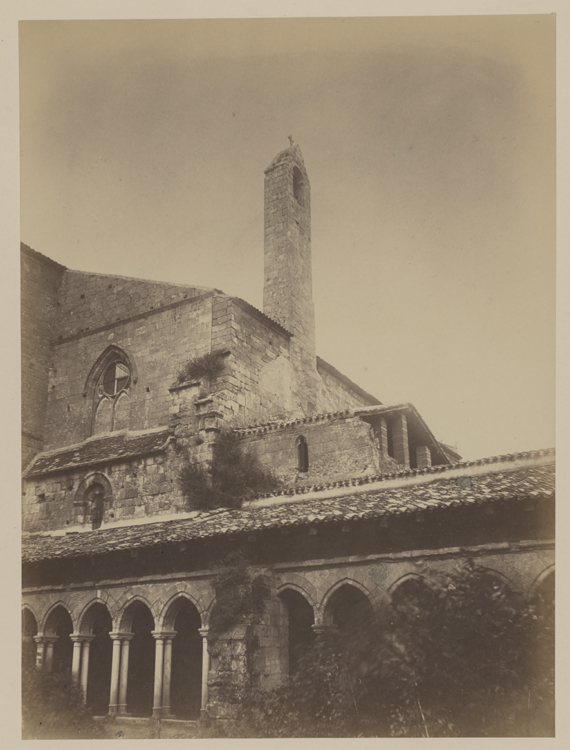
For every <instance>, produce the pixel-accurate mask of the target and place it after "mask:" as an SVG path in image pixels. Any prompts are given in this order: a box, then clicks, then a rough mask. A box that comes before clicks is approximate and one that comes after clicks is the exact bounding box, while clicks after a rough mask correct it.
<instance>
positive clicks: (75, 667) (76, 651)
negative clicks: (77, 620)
mask: <svg viewBox="0 0 570 750" xmlns="http://www.w3.org/2000/svg"><path fill="white" fill-rule="evenodd" d="M70 638H71V640H72V641H73V659H72V661H71V679H72V680H73V682H74V683H75V684H76V685H79V673H80V669H81V635H80V634H79V633H72V634H71V635H70Z"/></svg>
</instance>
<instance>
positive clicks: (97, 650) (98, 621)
mask: <svg viewBox="0 0 570 750" xmlns="http://www.w3.org/2000/svg"><path fill="white" fill-rule="evenodd" d="M112 629H113V623H112V620H111V615H110V614H109V612H108V610H107V607H106V606H105V605H104V604H102V603H96V604H93V605H92V606H91V607H89V609H88V611H87V613H86V614H85V618H84V620H83V627H82V630H83V631H84V632H85V633H90V634H91V635H94V636H95V637H94V638H93V640H92V641H91V643H90V646H89V669H88V673H87V674H88V677H87V699H86V702H87V705H88V706H89V708H90V709H91V711H92V713H93V714H94V715H95V716H104V715H105V714H107V712H108V710H109V694H110V689H111V662H112V657H113V645H112V642H111V638H110V637H109V633H110V632H111V630H112Z"/></svg>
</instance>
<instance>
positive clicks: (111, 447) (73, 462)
mask: <svg viewBox="0 0 570 750" xmlns="http://www.w3.org/2000/svg"><path fill="white" fill-rule="evenodd" d="M168 437H169V431H168V429H167V428H165V429H161V430H159V431H157V430H153V431H152V432H151V431H149V432H145V433H142V434H141V433H139V434H136V433H130V434H129V433H128V432H117V433H112V434H106V435H102V436H101V437H94V438H90V439H88V440H86V441H85V442H83V443H79V444H78V445H73V446H67V447H66V448H64V449H62V450H57V451H49V452H45V453H40V454H39V455H37V456H36V457H35V459H34V461H33V463H32V464H31V466H30V467H29V468H28V470H27V471H26V474H25V475H26V476H27V477H34V476H38V475H40V474H41V475H43V474H50V473H53V472H54V471H63V470H65V469H75V468H77V467H78V466H92V465H94V464H100V463H104V462H105V463H106V462H108V461H118V460H121V459H124V458H133V457H135V456H144V455H147V454H150V453H157V452H158V451H162V450H164V449H165V448H166V444H167V442H168Z"/></svg>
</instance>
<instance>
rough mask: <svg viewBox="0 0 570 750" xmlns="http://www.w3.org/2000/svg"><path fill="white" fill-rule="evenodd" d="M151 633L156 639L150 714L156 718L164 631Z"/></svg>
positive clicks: (160, 684) (161, 677) (158, 712)
mask: <svg viewBox="0 0 570 750" xmlns="http://www.w3.org/2000/svg"><path fill="white" fill-rule="evenodd" d="M152 634H153V636H154V638H155V640H156V643H155V647H154V702H153V706H152V715H153V717H154V718H157V717H159V716H160V715H161V713H162V679H163V668H164V633H163V632H162V631H161V630H153V631H152Z"/></svg>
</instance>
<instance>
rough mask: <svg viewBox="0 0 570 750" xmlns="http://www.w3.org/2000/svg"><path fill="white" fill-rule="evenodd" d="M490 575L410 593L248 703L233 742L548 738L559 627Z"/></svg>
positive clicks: (473, 573) (461, 575) (462, 576)
mask: <svg viewBox="0 0 570 750" xmlns="http://www.w3.org/2000/svg"><path fill="white" fill-rule="evenodd" d="M544 612H545V608H544V606H542V611H541V603H540V602H538V603H537V605H533V606H531V605H529V604H527V603H526V602H524V601H523V600H522V599H520V598H519V597H517V596H516V595H515V594H513V593H512V592H511V591H510V590H509V588H508V586H507V585H506V583H505V582H503V581H502V580H501V579H498V578H497V577H496V576H494V575H492V574H490V573H489V572H488V571H485V570H483V569H477V568H475V569H463V570H460V571H457V572H456V573H454V574H452V575H450V576H447V577H445V578H442V579H441V581H440V583H439V585H435V586H427V585H426V586H422V585H421V584H420V585H418V586H415V587H414V586H409V587H407V593H406V595H405V596H403V595H400V596H398V595H395V596H394V597H393V601H392V603H391V605H390V606H389V607H387V608H386V610H385V611H384V613H383V616H382V617H381V618H380V619H377V620H376V621H372V622H370V621H369V622H368V624H364V623H363V624H362V625H361V626H360V627H358V628H357V630H358V632H356V633H353V637H350V636H349V635H348V634H347V635H345V636H342V635H340V636H336V637H335V636H330V637H329V638H328V640H326V641H325V642H321V643H320V644H317V645H316V646H315V648H313V649H312V651H310V652H309V653H308V654H307V655H306V657H304V658H303V659H302V660H301V662H300V668H299V671H298V673H297V674H296V675H295V676H294V677H292V678H291V679H290V681H289V682H288V684H286V685H284V686H283V687H281V688H278V689H277V690H274V691H271V692H265V693H263V692H258V693H257V694H256V695H252V696H251V697H250V698H249V699H248V700H247V701H246V702H245V703H244V705H243V708H242V713H241V717H240V721H239V722H237V723H236V724H235V725H234V726H232V728H231V730H230V729H229V728H226V729H225V731H226V732H230V731H231V736H234V737H343V736H345V737H356V736H375V737H428V736H429V737H481V736H482V737H493V736H513V737H514V736H553V734H554V639H553V618H552V616H551V615H552V613H550V616H549V614H548V612H547V613H546V615H545V613H544Z"/></svg>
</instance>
